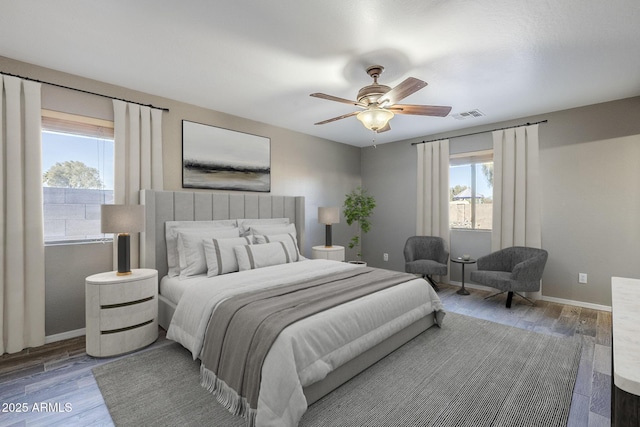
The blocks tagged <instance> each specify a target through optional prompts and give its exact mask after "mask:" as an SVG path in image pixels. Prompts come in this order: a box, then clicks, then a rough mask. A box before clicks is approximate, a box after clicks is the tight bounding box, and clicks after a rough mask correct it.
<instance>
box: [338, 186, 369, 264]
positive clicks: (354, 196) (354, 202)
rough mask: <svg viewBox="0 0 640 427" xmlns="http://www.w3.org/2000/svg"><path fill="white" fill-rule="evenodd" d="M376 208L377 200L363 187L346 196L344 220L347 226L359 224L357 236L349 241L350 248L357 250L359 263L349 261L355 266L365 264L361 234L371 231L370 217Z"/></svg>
mask: <svg viewBox="0 0 640 427" xmlns="http://www.w3.org/2000/svg"><path fill="white" fill-rule="evenodd" d="M375 207H376V199H375V198H374V197H373V196H370V195H368V194H367V191H366V190H364V189H363V188H362V187H357V188H356V189H355V190H353V191H351V193H349V194H347V195H346V199H345V200H344V206H343V208H344V218H345V220H346V221H347V224H349V225H351V224H353V223H354V222H356V223H357V231H356V234H355V235H354V236H353V237H352V238H351V240H350V241H349V248H350V249H353V248H356V251H357V253H356V255H357V256H358V260H357V261H349V262H351V263H354V264H365V265H366V263H365V262H363V261H362V252H361V250H360V232H362V233H366V232H368V231H369V230H370V229H371V223H370V222H369V217H370V216H371V213H372V212H373V208H375Z"/></svg>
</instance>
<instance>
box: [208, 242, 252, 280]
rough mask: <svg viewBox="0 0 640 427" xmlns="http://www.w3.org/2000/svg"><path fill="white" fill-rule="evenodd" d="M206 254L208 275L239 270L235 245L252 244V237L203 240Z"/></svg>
mask: <svg viewBox="0 0 640 427" xmlns="http://www.w3.org/2000/svg"><path fill="white" fill-rule="evenodd" d="M202 244H203V246H204V256H205V258H206V260H207V277H212V276H217V275H219V274H226V273H232V272H234V271H238V260H237V258H236V253H235V252H234V251H233V248H234V247H235V246H241V245H250V244H251V237H236V238H233V239H207V240H203V241H202Z"/></svg>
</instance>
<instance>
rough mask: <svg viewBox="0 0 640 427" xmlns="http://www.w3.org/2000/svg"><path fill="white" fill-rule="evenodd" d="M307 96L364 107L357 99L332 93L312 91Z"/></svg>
mask: <svg viewBox="0 0 640 427" xmlns="http://www.w3.org/2000/svg"><path fill="white" fill-rule="evenodd" d="M309 96H313V97H314V98H321V99H326V100H329V101H336V102H342V103H343V104H349V105H355V106H358V107H364V105H362V104H360V103H359V102H358V101H351V100H349V99H344V98H339V97H337V96H333V95H327V94H325V93H312V94H311V95H309Z"/></svg>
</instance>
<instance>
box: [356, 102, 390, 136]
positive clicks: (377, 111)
mask: <svg viewBox="0 0 640 427" xmlns="http://www.w3.org/2000/svg"><path fill="white" fill-rule="evenodd" d="M393 116H394V114H393V112H391V111H389V110H385V109H384V108H378V107H369V108H367V109H366V110H364V111H361V112H359V113H358V115H357V116H356V117H357V118H358V120H360V121H361V122H362V124H363V125H364V127H366V128H367V129H369V130H372V131H374V132H375V131H377V130H378V129H382V128H384V127H385V126H387V123H389V120H391V119H392V118H393Z"/></svg>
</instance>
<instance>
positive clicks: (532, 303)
mask: <svg viewBox="0 0 640 427" xmlns="http://www.w3.org/2000/svg"><path fill="white" fill-rule="evenodd" d="M514 293H515V294H516V295H518V296H519V297H520V298H523V299H526V300H527V301H528V302H529V304H531V305H532V306H534V307H535V305H536V303H535V301H533V300H530V299H529V298H527V297H525V296H524V295H522V294H519V293H517V292H514Z"/></svg>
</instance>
